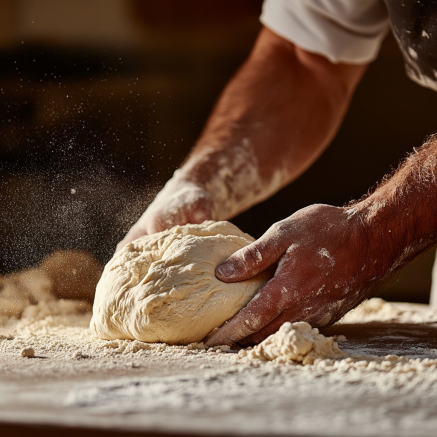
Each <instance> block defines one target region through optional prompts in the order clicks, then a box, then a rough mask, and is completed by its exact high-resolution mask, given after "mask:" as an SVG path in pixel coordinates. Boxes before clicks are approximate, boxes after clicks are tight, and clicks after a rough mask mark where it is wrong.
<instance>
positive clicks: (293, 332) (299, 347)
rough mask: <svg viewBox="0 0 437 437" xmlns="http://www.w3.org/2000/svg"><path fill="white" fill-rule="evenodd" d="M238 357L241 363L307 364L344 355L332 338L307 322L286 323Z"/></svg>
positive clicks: (241, 352)
mask: <svg viewBox="0 0 437 437" xmlns="http://www.w3.org/2000/svg"><path fill="white" fill-rule="evenodd" d="M238 356H239V357H241V358H242V362H251V361H254V360H261V361H267V360H269V361H276V362H278V363H283V362H286V361H295V362H298V363H302V364H303V365H306V364H313V363H314V361H315V360H316V359H317V358H321V359H325V358H331V359H337V358H343V353H342V352H341V350H340V349H339V347H338V344H337V343H336V342H335V341H334V339H333V338H327V337H325V336H324V335H321V334H319V330H318V329H312V328H311V326H310V325H309V324H308V323H305V322H297V323H290V322H286V323H284V324H283V325H282V326H281V327H280V329H279V331H278V332H276V333H275V334H273V335H270V336H269V337H267V338H266V339H265V340H264V341H263V342H262V343H260V344H259V345H257V346H255V347H254V348H253V349H251V350H242V351H240V352H239V354H238Z"/></svg>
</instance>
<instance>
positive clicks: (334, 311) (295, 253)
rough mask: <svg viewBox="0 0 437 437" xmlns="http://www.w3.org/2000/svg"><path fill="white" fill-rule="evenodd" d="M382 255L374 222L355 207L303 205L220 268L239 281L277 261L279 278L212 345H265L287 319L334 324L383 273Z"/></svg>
mask: <svg viewBox="0 0 437 437" xmlns="http://www.w3.org/2000/svg"><path fill="white" fill-rule="evenodd" d="M375 253H378V255H379V253H380V252H379V251H376V252H375ZM377 261H378V258H377V257H376V256H373V257H372V253H371V250H370V238H367V229H366V225H364V224H363V222H362V221H361V220H360V218H359V217H356V216H354V215H353V214H348V211H347V208H336V207H333V206H328V205H313V206H309V207H307V208H304V209H301V210H300V211H297V212H296V213H295V214H293V215H292V216H290V217H289V218H287V219H285V220H282V221H281V222H278V223H276V224H274V225H273V226H272V227H271V228H270V229H269V230H268V231H267V232H266V233H265V234H264V235H263V236H262V237H261V238H260V239H259V240H257V241H255V242H254V243H252V244H250V245H249V246H246V247H244V248H243V249H240V250H239V251H237V252H236V253H234V254H233V255H232V256H230V257H229V258H228V259H227V260H226V261H225V262H224V263H223V264H221V265H220V266H218V267H217V269H216V276H217V278H218V279H220V280H221V281H223V282H238V281H243V280H246V279H249V278H252V277H254V276H255V275H257V274H258V273H260V272H262V271H264V270H266V269H267V268H268V267H269V266H271V265H273V264H275V263H276V262H277V268H276V272H275V274H274V277H273V278H272V279H271V280H270V281H269V282H268V283H267V284H266V285H265V286H264V288H262V289H261V290H260V292H259V293H258V294H257V295H256V296H255V297H254V298H253V299H252V300H251V301H250V302H249V303H248V304H247V306H246V307H244V308H243V309H241V310H240V312H239V313H237V314H236V315H235V316H234V317H233V318H232V319H230V320H228V321H227V322H226V323H225V324H224V325H223V326H222V327H221V328H220V329H219V330H218V331H217V332H216V333H215V334H214V335H212V336H211V337H210V338H209V339H208V340H207V342H206V344H207V346H214V345H220V344H232V343H236V342H238V343H240V344H242V345H245V346H247V345H252V344H257V343H259V342H261V341H263V340H264V339H265V338H266V337H268V336H269V335H271V334H273V333H275V332H276V331H277V330H278V329H279V328H280V326H281V325H282V324H283V323H285V322H297V321H305V322H308V323H310V324H311V325H312V326H313V327H323V326H327V325H330V324H333V323H334V322H336V321H337V320H339V319H340V318H341V317H342V316H343V315H344V314H346V313H347V312H348V311H349V310H350V309H352V308H353V307H355V306H356V305H358V304H359V303H360V302H361V301H362V300H364V299H365V298H366V297H368V296H369V294H370V293H371V291H372V290H373V286H374V284H375V281H376V280H377V279H380V278H381V276H380V275H379V273H380V272H379V270H380V269H381V265H378V263H377Z"/></svg>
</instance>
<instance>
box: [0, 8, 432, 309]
mask: <svg viewBox="0 0 437 437" xmlns="http://www.w3.org/2000/svg"><path fill="white" fill-rule="evenodd" d="M261 4H262V1H260V0H220V1H219V0H214V1H208V2H205V1H203V0H184V1H183V2H182V1H180V0H75V1H71V0H0V242H1V245H0V273H2V274H5V273H11V272H14V271H17V270H20V269H23V268H28V267H32V266H34V265H36V264H38V263H39V262H41V260H42V259H43V258H44V257H45V256H46V255H48V254H49V253H51V252H53V251H54V250H60V249H62V250H65V249H80V250H86V251H89V252H91V253H92V254H94V256H95V257H96V258H97V259H98V260H99V261H100V262H101V263H106V262H107V261H108V260H109V259H110V257H111V256H112V253H113V251H114V249H115V246H116V244H117V242H118V241H119V240H120V239H121V238H122V236H123V235H124V234H125V233H126V232H127V230H128V229H129V227H130V226H131V225H132V224H133V223H134V222H135V221H136V219H137V218H138V217H139V216H140V215H141V213H142V212H143V211H144V209H145V208H146V207H147V205H148V204H149V203H150V201H151V200H153V197H154V196H155V195H156V193H157V192H158V191H159V189H160V188H161V187H162V186H163V185H164V183H165V181H166V180H167V179H169V178H170V177H171V175H172V173H173V172H174V170H175V169H176V168H177V167H178V165H179V164H180V163H181V161H182V160H183V158H184V157H185V156H186V154H187V153H188V151H189V150H190V148H191V147H192V145H193V144H194V142H195V140H196V138H197V136H198V135H199V133H200V131H201V129H202V126H203V124H204V123H205V121H206V118H207V117H208V115H209V112H210V111H211V109H212V107H213V105H214V102H215V100H216V99H217V97H218V95H219V93H220V91H221V89H222V88H223V86H224V85H225V84H226V82H227V81H228V80H229V79H230V77H231V76H232V74H233V73H234V72H235V71H236V69H237V68H238V66H239V65H240V64H241V63H242V62H243V61H244V59H245V57H246V56H247V55H248V53H249V51H250V49H251V46H252V44H253V42H254V40H255V38H256V35H257V32H258V31H259V28H260V25H259V22H258V17H259V14H260V11H261ZM436 104H437V94H436V93H434V92H432V91H430V90H427V89H424V88H421V87H420V86H418V85H416V84H414V83H413V82H411V81H410V80H408V79H407V78H406V76H405V74H404V67H403V62H402V58H401V55H400V52H399V50H398V48H397V45H396V42H395V41H394V39H393V37H392V36H391V35H390V36H388V37H387V39H386V40H385V42H384V44H383V47H382V50H381V53H380V56H379V58H378V60H377V61H375V62H374V63H373V64H372V65H371V67H370V68H369V70H368V72H367V73H366V75H365V77H364V80H363V81H362V83H361V84H360V85H359V87H358V89H357V92H356V95H355V98H354V100H353V102H352V105H351V108H350V110H349V113H348V115H347V116H346V119H345V121H344V124H343V126H342V128H341V130H340V132H339V133H338V135H337V137H336V138H335V140H334V142H333V143H332V145H331V146H330V148H329V149H328V150H327V151H326V152H325V153H324V155H323V156H322V157H321V159H320V160H319V161H318V162H317V163H316V164H315V165H313V167H312V168H311V169H310V170H309V171H308V172H307V173H306V174H305V175H303V176H302V177H300V178H299V179H298V180H297V181H295V182H294V183H293V184H291V185H290V186H288V187H287V188H285V189H283V190H282V191H280V192H279V193H278V194H276V195H275V196H273V197H272V198H271V199H269V200H267V201H266V202H264V203H262V204H260V205H258V206H256V207H254V208H252V209H251V210H249V211H247V212H245V213H243V214H241V215H240V216H239V217H236V218H235V219H234V220H233V222H234V223H235V224H237V225H238V226H239V227H240V228H241V229H242V230H244V231H245V232H248V233H250V234H252V235H253V236H254V237H259V236H260V235H261V234H262V233H263V232H264V231H266V230H267V228H268V227H269V226H270V225H271V224H272V223H274V222H276V221H278V220H281V219H283V218H285V217H287V216H289V215H290V214H292V213H293V212H295V211H296V210H298V209H299V208H302V207H304V206H307V205H309V204H313V203H327V204H332V205H337V206H341V205H343V204H344V203H345V202H348V201H349V200H352V199H356V198H359V197H361V196H362V195H363V194H364V193H365V192H366V191H367V190H368V188H369V187H370V186H372V185H374V184H375V182H377V181H378V180H379V179H381V178H382V176H383V175H384V174H385V173H387V172H389V171H390V170H391V168H392V167H396V165H397V163H398V162H399V160H400V159H401V158H403V157H404V156H405V155H406V153H408V152H410V151H412V149H413V147H417V146H420V144H421V143H422V141H423V140H424V138H425V137H426V136H427V135H429V134H431V133H433V132H434V131H435V130H436V123H435V115H434V113H433V110H432V109H433V108H434V107H435V105H436ZM399 219H400V220H402V217H399ZM433 260H434V253H428V254H426V255H424V256H423V257H422V258H420V259H419V260H417V261H416V262H414V263H413V264H412V265H410V266H409V267H408V268H407V269H405V270H404V271H403V272H402V273H401V275H400V276H399V278H397V280H393V281H391V283H390V284H389V285H388V286H387V287H386V290H385V291H384V294H383V297H384V298H386V299H387V300H401V301H403V300H405V301H411V302H425V303H426V302H428V299H429V290H430V284H431V268H432V263H433Z"/></svg>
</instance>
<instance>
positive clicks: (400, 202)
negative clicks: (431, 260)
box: [347, 135, 437, 281]
mask: <svg viewBox="0 0 437 437" xmlns="http://www.w3.org/2000/svg"><path fill="white" fill-rule="evenodd" d="M347 212H348V213H349V214H350V216H351V218H352V217H355V216H356V217H358V218H359V220H360V221H361V222H362V223H363V224H364V225H365V226H364V227H363V229H364V230H365V231H364V233H363V236H362V238H366V239H368V240H369V241H370V242H371V244H370V246H369V256H368V257H367V261H366V264H367V268H369V267H371V266H372V265H373V266H374V267H373V268H374V269H375V275H374V277H373V280H374V281H378V280H380V279H384V278H385V277H387V276H389V275H390V274H391V273H393V272H395V271H397V270H399V269H400V268H402V267H404V266H405V265H406V264H408V263H409V262H410V261H412V260H413V259H414V258H416V257H417V256H418V255H420V254H421V253H422V252H424V251H425V250H427V249H429V248H430V247H432V246H434V245H435V244H437V137H436V136H435V135H434V136H433V137H431V138H430V139H429V140H428V141H427V142H426V143H425V144H424V145H423V146H422V147H421V148H419V149H415V150H414V152H413V153H411V154H410V155H409V156H408V157H407V158H406V159H405V160H404V161H403V163H402V164H401V165H400V166H399V168H398V170H396V172H395V173H394V174H393V175H391V176H388V177H386V178H385V179H384V180H383V181H382V182H381V184H380V185H379V186H378V187H377V189H376V190H375V191H374V192H373V193H372V194H370V195H367V196H366V197H365V198H364V199H363V200H361V201H360V202H358V203H357V204H355V205H351V206H350V207H349V208H347Z"/></svg>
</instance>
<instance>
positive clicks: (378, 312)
mask: <svg viewBox="0 0 437 437" xmlns="http://www.w3.org/2000/svg"><path fill="white" fill-rule="evenodd" d="M374 321H379V322H388V321H396V322H405V323H432V322H437V309H436V308H430V307H429V306H428V305H420V304H405V303H389V302H386V301H385V300H383V299H380V298H373V299H369V300H365V301H364V302H363V303H362V304H361V305H359V306H358V307H357V308H355V309H353V310H352V311H349V313H347V314H346V315H345V316H344V317H343V319H342V320H341V321H340V323H368V322H374Z"/></svg>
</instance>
